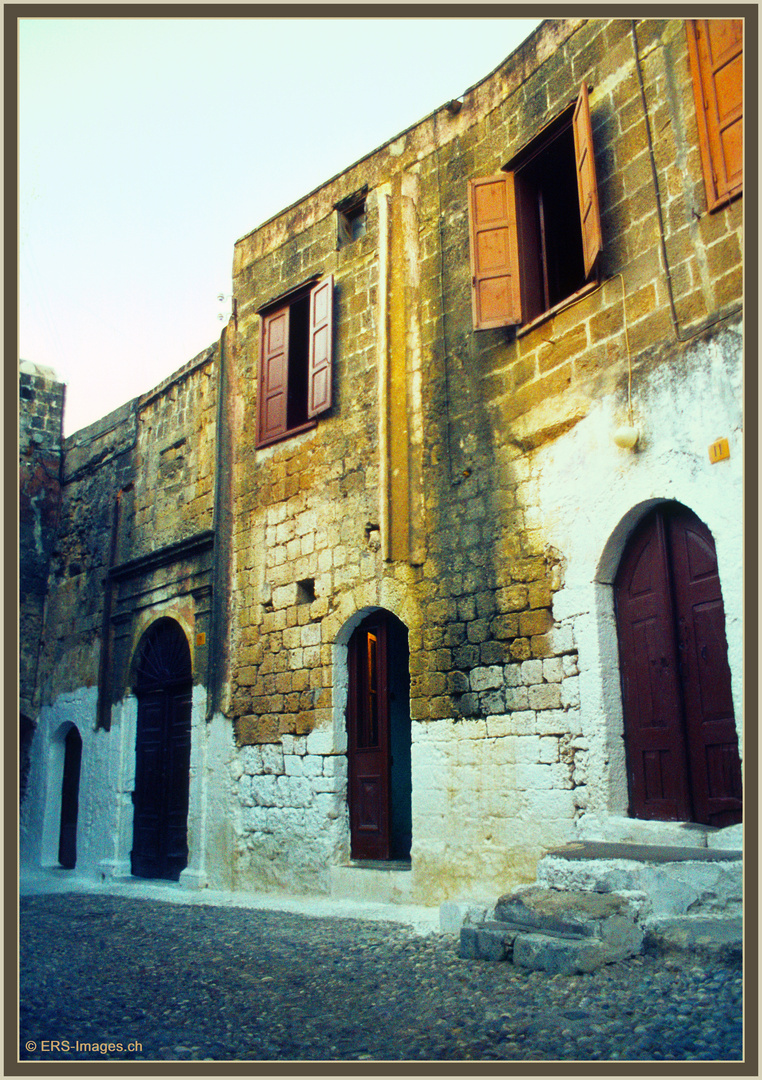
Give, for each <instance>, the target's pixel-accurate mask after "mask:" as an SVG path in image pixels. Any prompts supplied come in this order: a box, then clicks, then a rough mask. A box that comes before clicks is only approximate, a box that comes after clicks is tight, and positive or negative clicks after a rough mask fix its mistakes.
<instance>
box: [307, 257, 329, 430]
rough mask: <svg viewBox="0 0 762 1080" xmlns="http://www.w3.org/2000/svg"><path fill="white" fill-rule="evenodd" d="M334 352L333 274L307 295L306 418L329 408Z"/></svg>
mask: <svg viewBox="0 0 762 1080" xmlns="http://www.w3.org/2000/svg"><path fill="white" fill-rule="evenodd" d="M332 353H333V274H331V275H330V276H329V277H327V278H326V279H325V281H321V282H319V283H318V284H317V285H315V286H314V288H313V289H312V291H311V293H310V351H309V368H308V375H307V378H308V395H307V416H308V417H309V418H310V419H312V417H313V416H317V415H318V414H319V413H322V412H325V411H326V409H329V408H330V407H331V370H332V362H331V358H332Z"/></svg>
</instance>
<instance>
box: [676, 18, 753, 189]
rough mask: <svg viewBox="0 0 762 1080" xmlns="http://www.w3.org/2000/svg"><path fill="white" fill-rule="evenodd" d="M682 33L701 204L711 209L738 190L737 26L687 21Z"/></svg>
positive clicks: (740, 50)
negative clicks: (690, 88) (701, 186)
mask: <svg viewBox="0 0 762 1080" xmlns="http://www.w3.org/2000/svg"><path fill="white" fill-rule="evenodd" d="M687 29H688V52H689V54H690V60H691V72H692V75H693V93H694V98H695V101H696V118H697V121H698V130H699V145H700V148H701V164H702V168H703V171H704V184H705V186H706V200H707V206H708V209H709V210H714V209H715V208H716V207H718V206H721V205H722V204H723V203H725V202H727V200H728V199H730V198H732V197H733V196H734V195H737V194H738V193H739V192H740V191H741V188H742V186H743V22H742V20H741V19H691V20H689V21H688V28H687Z"/></svg>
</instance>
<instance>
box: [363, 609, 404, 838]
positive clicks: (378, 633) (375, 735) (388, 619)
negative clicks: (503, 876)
mask: <svg viewBox="0 0 762 1080" xmlns="http://www.w3.org/2000/svg"><path fill="white" fill-rule="evenodd" d="M347 736H348V755H349V792H348V794H349V821H350V836H351V854H352V858H353V859H408V858H409V857H410V847H411V840H412V813H411V764H410V675H409V652H408V643H407V630H406V628H405V626H404V625H403V624H402V623H401V622H400V621H399V619H397V618H396V617H395V616H394V615H392V614H390V613H389V612H385V611H376V612H373V614H372V615H369V616H368V617H367V618H366V619H365V620H364V621H363V622H362V623H361V624H360V625H359V626H358V627H357V629H356V630H355V632H354V633H353V635H352V637H351V639H350V642H349V693H348V700H347Z"/></svg>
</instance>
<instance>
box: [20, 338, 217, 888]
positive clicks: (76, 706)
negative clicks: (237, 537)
mask: <svg viewBox="0 0 762 1080" xmlns="http://www.w3.org/2000/svg"><path fill="white" fill-rule="evenodd" d="M218 361H219V347H218V346H216V345H215V346H212V347H210V348H209V349H207V350H205V351H204V352H203V353H201V354H200V355H199V356H198V357H196V358H195V359H194V360H192V361H191V362H190V363H189V364H187V365H185V367H184V368H182V369H181V370H180V371H179V372H176V373H175V375H173V376H172V377H171V378H169V379H167V380H165V381H164V382H163V383H162V384H161V385H160V386H159V387H157V388H156V389H155V390H153V391H151V392H149V393H147V394H145V395H143V397H141V398H137V399H135V400H134V401H131V402H129V403H127V404H126V405H124V406H123V407H122V408H121V409H118V410H116V411H115V412H114V413H112V414H110V415H109V416H107V417H105V418H104V419H103V420H101V421H98V422H97V423H96V424H93V425H91V426H90V427H88V428H86V429H84V430H82V431H80V432H77V433H76V434H75V435H73V436H71V437H70V438H69V439H67V440H66V443H65V446H64V451H65V456H64V460H63V468H62V507H61V514H60V522H59V526H58V532H57V536H56V546H55V552H54V555H53V558H52V560H51V574H50V578H49V580H48V582H47V618H46V622H45V630H44V635H43V639H42V651H41V661H40V675H39V688H40V702H41V707H42V708H41V713H40V727H39V730H38V732H37V737H36V738H35V741H34V744H33V747H32V753H31V762H30V774H29V790H30V798H29V799H28V804H29V805H28V806H26V807H25V808H24V813H23V815H22V859H23V860H24V862H25V863H26V864H29V865H32V866H40V865H43V866H46V865H56V862H57V842H58V836H57V830H58V829H59V827H60V814H61V783H62V770H63V745H64V744H63V740H64V738H65V735H66V732H67V731H68V730H69V729H70V728H71V727H72V726H74V727H76V728H77V730H78V732H79V734H80V736H81V738H82V766H81V776H80V788H79V817H78V823H77V866H78V869H80V870H82V871H83V872H86V873H87V872H92V873H107V874H111V873H116V874H124V873H129V851H130V848H131V842H132V791H133V789H134V776H135V739H136V716H137V712H136V709H137V704H136V698H135V696H134V692H133V686H132V680H133V676H134V671H133V667H134V659H135V653H136V649H137V647H138V645H139V642H140V639H141V636H142V634H143V633H144V632H145V630H146V629H147V628H148V627H149V626H150V625H151V624H152V622H154V621H155V620H156V619H157V618H159V617H160V616H169V617H171V618H174V619H175V620H176V621H177V622H178V623H179V624H180V625H181V627H182V628H183V631H184V633H185V635H186V638H187V639H188V644H189V648H190V652H191V658H192V670H193V679H194V683H195V686H194V690H193V721H192V746H191V779H190V809H189V820H188V837H189V844H190V848H191V856H190V863H189V869H188V871H187V874H186V876H188V875H190V877H192V878H193V880H195V881H196V882H198V883H204V882H205V881H206V874H207V873H210V874H212V875H213V876H214V878H215V880H217V881H218V882H219V883H225V882H227V883H228V884H229V883H230V875H231V850H232V844H231V843H230V830H231V825H230V805H229V795H230V784H229V779H228V777H227V771H226V770H227V762H228V758H229V754H230V750H231V746H232V743H231V739H230V725H229V723H228V722H227V721H222V720H221V718H220V717H219V716H218V717H209V718H207V715H206V714H207V696H206V689H205V686H206V683H207V679H208V675H209V671H208V666H209V637H210V633H211V619H210V605H211V595H212V591H213V565H212V552H213V550H214V546H215V544H214V541H215V538H214V530H213V525H214V524H215V522H214V511H215V506H214V484H215V472H216V462H217V459H216V445H217V435H216V416H217V406H218V398H217V377H218ZM219 546H221V548H222V550H223V552H224V550H225V545H224V543H223V544H222V545H219ZM223 610H224V604H223ZM223 631H224V627H222V628H220V632H223ZM220 728H222V730H220ZM210 746H213V747H214V750H213V751H210V750H209V747H210ZM210 814H211V820H210Z"/></svg>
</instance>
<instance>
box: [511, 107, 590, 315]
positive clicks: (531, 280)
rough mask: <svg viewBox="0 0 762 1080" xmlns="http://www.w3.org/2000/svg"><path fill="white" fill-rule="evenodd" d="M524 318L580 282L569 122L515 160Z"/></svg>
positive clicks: (555, 301)
mask: <svg viewBox="0 0 762 1080" xmlns="http://www.w3.org/2000/svg"><path fill="white" fill-rule="evenodd" d="M515 175H516V185H517V200H518V206H517V210H518V216H519V258H520V260H521V265H522V271H523V275H522V289H523V294H522V306H523V314H524V319H523V321H524V322H525V323H526V322H531V321H532V319H535V318H537V316H538V315H541V314H542V313H543V312H544V311H547V310H548V309H549V308H552V307H553V306H554V305H555V304H558V303H560V302H561V301H562V300H564V299H565V298H566V297H567V296H571V295H572V294H573V293H575V292H577V290H578V289H581V288H582V286H583V285H584V284H585V268H584V262H583V254H582V227H581V224H580V213H579V196H578V194H577V176H576V168H575V156H574V133H573V131H572V127H571V123H570V122H569V123H567V124H566V125H565V126H564V127H563V128H562V129H561V130H560V131H556V133H555V134H554V135H552V136H551V137H550V139H549V140H548V141H547V142H545V143H543V144H541V145H540V146H538V147H537V149H536V150H535V152H534V153H533V154H532V155H531V156H530V157H529V159H528V160H526V161H525V162H524V163H523V164H521V165H518V164H517V165H516V166H515Z"/></svg>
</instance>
